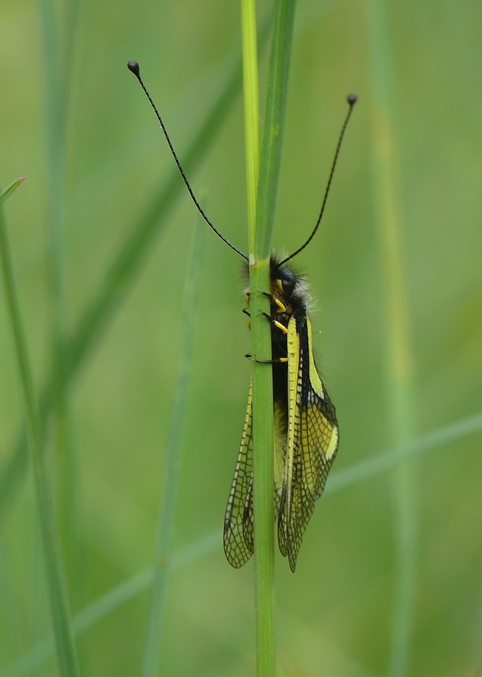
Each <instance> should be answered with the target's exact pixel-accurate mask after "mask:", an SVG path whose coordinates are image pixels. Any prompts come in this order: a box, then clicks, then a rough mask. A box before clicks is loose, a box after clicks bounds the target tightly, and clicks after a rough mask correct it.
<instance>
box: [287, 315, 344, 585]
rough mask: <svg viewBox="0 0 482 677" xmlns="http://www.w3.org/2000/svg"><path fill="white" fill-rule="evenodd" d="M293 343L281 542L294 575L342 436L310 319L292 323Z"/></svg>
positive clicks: (289, 332) (289, 346)
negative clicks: (315, 354)
mask: <svg viewBox="0 0 482 677" xmlns="http://www.w3.org/2000/svg"><path fill="white" fill-rule="evenodd" d="M287 340H288V430H287V439H286V451H285V462H284V471H283V487H282V492H281V499H280V505H279V513H278V543H279V548H280V551H281V553H282V554H283V555H284V556H285V557H286V556H287V557H288V560H289V564H290V568H291V570H292V571H293V572H294V571H295V568H296V558H297V557H298V552H299V550H300V546H301V541H302V539H303V534H304V532H305V529H306V527H307V525H308V522H309V519H310V517H311V515H312V513H313V510H314V507H315V501H316V500H317V499H318V498H319V497H320V496H321V494H322V493H323V489H324V487H325V482H326V478H327V476H328V472H329V470H330V468H331V465H332V463H333V460H334V458H335V455H336V452H337V449H338V437H339V434H338V425H337V421H336V414H335V408H334V406H333V404H332V402H331V400H330V398H329V396H328V393H327V392H326V390H325V388H324V386H323V383H322V382H321V379H320V377H319V375H318V372H317V370H316V366H315V361H314V358H313V346H312V335H311V323H310V320H309V318H308V317H306V316H305V317H303V318H298V319H296V318H294V317H292V318H291V319H290V321H289V324H288V336H287Z"/></svg>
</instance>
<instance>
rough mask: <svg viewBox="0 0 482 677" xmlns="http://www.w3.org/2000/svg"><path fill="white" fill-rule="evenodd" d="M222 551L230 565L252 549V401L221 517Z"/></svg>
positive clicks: (244, 558) (241, 561) (242, 560)
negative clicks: (222, 521) (222, 527)
mask: <svg viewBox="0 0 482 677" xmlns="http://www.w3.org/2000/svg"><path fill="white" fill-rule="evenodd" d="M223 541H224V552H225V554H226V559H227V560H228V562H229V563H230V564H231V566H233V567H236V568H238V567H242V566H243V564H245V563H246V562H247V561H248V559H249V558H250V557H251V555H252V554H253V552H254V516H253V402H252V386H251V383H250V385H249V395H248V405H247V408H246V417H245V419H244V428H243V434H242V437H241V444H240V447H239V453H238V459H237V461H236V468H235V470H234V477H233V482H232V484H231V489H230V492H229V497H228V503H227V506H226V513H225V517H224V537H223Z"/></svg>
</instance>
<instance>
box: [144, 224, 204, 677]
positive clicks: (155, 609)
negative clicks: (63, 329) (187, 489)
mask: <svg viewBox="0 0 482 677" xmlns="http://www.w3.org/2000/svg"><path fill="white" fill-rule="evenodd" d="M205 233H206V224H205V223H204V220H203V218H202V217H201V215H200V214H199V215H198V219H197V225H196V228H195V232H194V239H193V245H192V248H191V257H190V262H189V265H188V267H187V278H186V287H185V290H184V310H183V322H182V326H183V328H184V331H183V337H182V343H181V349H180V353H179V371H178V377H177V386H176V392H175V395H174V403H173V408H172V414H171V422H170V430H169V437H168V443H167V453H166V461H165V469H164V482H163V491H162V497H161V507H160V512H159V528H158V545H157V553H156V563H155V566H154V581H153V587H152V594H151V605H150V612H149V622H148V625H147V634H146V643H145V648H144V662H143V667H142V675H143V677H157V675H158V673H159V666H160V661H161V641H162V631H163V628H164V612H165V599H166V590H167V583H168V577H169V573H170V570H171V567H172V553H171V542H172V533H173V529H174V517H175V510H176V502H177V494H178V486H179V478H180V474H181V459H182V448H183V444H184V431H185V428H186V410H187V398H188V394H189V386H190V383H191V373H192V356H193V346H194V330H195V323H196V315H197V309H198V305H199V282H200V276H201V268H202V250H203V244H204V236H205Z"/></svg>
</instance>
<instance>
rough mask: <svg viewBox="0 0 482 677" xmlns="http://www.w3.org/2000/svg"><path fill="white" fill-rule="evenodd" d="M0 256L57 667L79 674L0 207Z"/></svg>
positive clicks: (69, 675) (68, 676)
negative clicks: (32, 477) (28, 450)
mask: <svg viewBox="0 0 482 677" xmlns="http://www.w3.org/2000/svg"><path fill="white" fill-rule="evenodd" d="M0 257H1V259H2V271H3V278H4V284H5V294H6V298H7V307H8V312H9V315H10V321H11V323H12V330H13V334H14V340H15V349H16V354H17V361H18V368H19V373H20V381H21V384H22V390H23V396H24V401H25V410H26V419H27V427H28V434H29V445H30V450H31V457H32V466H33V475H34V481H35V491H36V499H37V510H38V517H39V523H40V531H41V541H42V549H43V554H44V563H45V573H46V577H47V583H48V589H49V596H50V606H51V612H52V622H53V626H54V635H55V643H56V649H57V659H58V663H59V670H60V674H61V675H62V677H77V676H79V675H80V671H79V667H78V664H77V657H76V653H75V647H74V643H73V639H72V633H71V628H70V618H69V602H68V594H67V585H66V581H65V574H64V571H63V562H62V555H61V547H60V540H59V535H58V531H57V524H56V520H55V511H54V503H53V497H52V493H51V489H50V485H49V479H48V474H47V471H46V468H45V466H44V460H45V459H44V454H43V446H44V437H43V430H42V426H41V423H40V418H39V412H38V407H37V401H36V396H35V390H34V384H33V374H32V369H31V366H30V359H29V355H28V349H27V342H26V338H25V334H24V330H23V326H22V322H21V319H20V309H19V304H18V299H17V294H16V289H15V283H14V276H13V267H12V261H11V256H10V249H9V246H8V237H7V232H6V226H5V220H4V217H3V209H0Z"/></svg>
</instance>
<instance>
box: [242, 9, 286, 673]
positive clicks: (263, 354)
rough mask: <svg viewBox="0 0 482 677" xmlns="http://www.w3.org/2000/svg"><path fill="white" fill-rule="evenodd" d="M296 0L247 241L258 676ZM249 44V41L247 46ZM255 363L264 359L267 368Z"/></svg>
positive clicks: (276, 75) (281, 16)
mask: <svg viewBox="0 0 482 677" xmlns="http://www.w3.org/2000/svg"><path fill="white" fill-rule="evenodd" d="M294 9H295V2H294V0H278V2H277V3H276V6H275V21H274V28H273V39H272V45H271V62H270V70H269V76H268V94H267V101H266V114H265V123H264V125H265V126H264V133H263V142H262V148H261V160H260V170H259V183H258V192H257V205H256V222H255V229H254V232H250V236H249V242H250V243H253V245H254V248H253V250H250V252H249V266H250V274H249V277H250V289H251V290H252V293H251V297H250V299H251V319H252V355H253V358H254V361H253V370H252V373H253V376H252V378H253V440H254V515H255V532H254V537H255V572H256V647H257V674H258V676H259V677H272V676H274V675H275V672H276V658H275V633H274V529H273V525H274V501H273V487H274V451H273V443H274V429H273V387H272V369H271V365H270V364H267V363H266V361H269V360H271V327H270V324H269V323H268V322H266V318H265V317H264V316H263V313H269V312H270V304H269V297H268V296H267V294H269V291H270V255H271V242H272V233H273V224H274V214H275V205H276V194H277V187H278V178H279V170H280V164H281V148H282V141H283V130H284V118H285V110H286V93H287V87H288V76H289V65H290V57H291V44H292V36H293V23H294ZM251 44H253V41H251ZM256 360H264V361H265V363H264V364H263V363H261V362H257V361H256Z"/></svg>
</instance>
